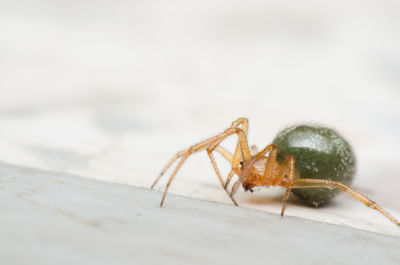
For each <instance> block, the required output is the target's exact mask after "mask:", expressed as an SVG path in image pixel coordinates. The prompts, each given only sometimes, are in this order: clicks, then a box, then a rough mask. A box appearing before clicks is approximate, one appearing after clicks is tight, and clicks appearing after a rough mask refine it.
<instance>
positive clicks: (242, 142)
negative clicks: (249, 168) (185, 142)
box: [151, 127, 251, 206]
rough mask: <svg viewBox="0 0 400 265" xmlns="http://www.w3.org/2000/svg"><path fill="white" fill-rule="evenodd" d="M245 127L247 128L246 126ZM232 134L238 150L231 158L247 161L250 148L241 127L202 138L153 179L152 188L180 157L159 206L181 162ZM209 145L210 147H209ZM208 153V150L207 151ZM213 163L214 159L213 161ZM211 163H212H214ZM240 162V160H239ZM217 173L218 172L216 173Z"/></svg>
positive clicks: (179, 153) (180, 153)
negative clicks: (236, 141) (202, 139)
mask: <svg viewBox="0 0 400 265" xmlns="http://www.w3.org/2000/svg"><path fill="white" fill-rule="evenodd" d="M246 129H247V128H246ZM233 134H237V135H238V137H239V141H238V145H239V147H238V148H239V149H238V150H240V152H239V153H238V154H236V152H235V154H234V156H233V160H235V159H237V157H239V160H240V157H243V159H244V160H245V161H248V160H250V159H251V155H250V150H249V147H248V143H247V137H246V132H245V131H244V130H243V129H241V128H237V127H230V128H228V129H227V130H225V131H224V132H223V133H220V134H218V135H216V136H214V137H211V138H209V139H207V140H204V141H202V142H200V143H198V144H196V145H193V146H191V147H190V148H188V149H187V150H184V151H180V152H178V153H177V154H176V155H175V156H174V157H173V158H172V159H171V160H170V161H169V162H168V164H167V165H166V166H165V167H164V169H163V171H162V172H161V174H160V175H159V176H158V177H157V178H156V180H155V181H154V183H153V185H152V186H151V187H152V188H153V187H154V186H155V185H156V184H157V182H158V181H159V180H160V179H161V177H162V176H163V175H164V173H165V172H166V171H167V170H168V168H169V167H170V166H171V165H172V164H173V163H174V162H175V161H176V160H178V159H179V158H181V160H180V161H179V163H178V165H177V166H176V167H175V170H174V171H173V173H172V174H171V177H170V178H169V180H168V183H167V186H166V187H165V190H164V194H163V198H162V200H161V206H162V205H163V203H164V200H165V197H166V195H167V192H168V189H169V186H170V185H171V183H172V181H173V179H174V177H175V175H176V174H177V172H178V171H179V169H180V167H181V166H182V165H183V163H184V162H185V161H186V159H187V158H188V157H189V156H190V155H191V154H193V153H196V152H199V151H201V150H204V149H208V150H211V148H213V149H215V148H216V147H217V146H218V145H219V143H220V142H222V141H223V140H224V139H225V138H227V137H229V136H230V135H233ZM210 147H211V148H210ZM209 153H210V152H209ZM214 163H215V161H214ZM214 163H213V165H214ZM239 163H240V161H239ZM217 174H218V173H217ZM218 178H219V179H220V181H221V184H222V185H223V186H224V182H223V180H222V177H221V175H220V174H219V175H218Z"/></svg>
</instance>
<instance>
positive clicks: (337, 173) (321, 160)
mask: <svg viewBox="0 0 400 265" xmlns="http://www.w3.org/2000/svg"><path fill="white" fill-rule="evenodd" d="M273 143H274V144H275V145H276V146H277V147H278V157H277V160H278V162H279V163H283V162H284V160H285V159H286V158H287V156H288V155H294V157H295V159H296V168H295V169H296V178H312V179H328V180H334V181H339V182H342V183H344V184H350V182H351V181H352V179H353V176H354V173H355V157H354V154H353V151H352V149H351V147H350V145H349V144H348V142H347V141H346V140H345V139H344V138H343V137H342V136H340V135H339V134H338V133H336V132H335V131H333V130H331V129H328V128H324V127H320V126H310V125H300V126H292V127H288V128H286V129H284V130H282V131H281V132H279V133H278V135H277V136H276V137H275V139H274V141H273ZM338 192H339V191H338V190H337V189H333V190H330V189H325V188H311V189H294V190H293V193H295V194H296V195H297V196H298V197H300V198H302V199H303V200H305V201H306V202H308V203H309V204H311V205H313V206H316V207H318V206H321V205H323V204H325V203H327V202H328V201H330V200H331V199H332V198H333V197H334V196H335V195H336V194H337V193H338Z"/></svg>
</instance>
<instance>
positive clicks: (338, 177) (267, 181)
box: [151, 118, 400, 226]
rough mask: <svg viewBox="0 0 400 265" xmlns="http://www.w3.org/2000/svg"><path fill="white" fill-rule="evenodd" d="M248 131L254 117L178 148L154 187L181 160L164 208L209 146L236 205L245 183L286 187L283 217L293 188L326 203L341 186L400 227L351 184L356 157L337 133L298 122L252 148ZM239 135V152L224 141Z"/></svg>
mask: <svg viewBox="0 0 400 265" xmlns="http://www.w3.org/2000/svg"><path fill="white" fill-rule="evenodd" d="M247 131H248V120H247V119H246V118H240V119H237V120H236V121H234V122H233V123H232V125H231V126H230V127H229V128H228V129H226V130H225V131H224V132H222V133H220V134H218V135H216V136H214V137H211V138H208V139H206V140H204V141H202V142H200V143H198V144H195V145H193V146H191V147H189V148H188V149H185V150H183V151H180V152H178V153H177V154H176V155H175V156H174V157H173V158H172V159H171V160H170V161H169V163H168V164H167V165H166V166H165V167H164V169H163V170H162V172H161V173H160V175H159V176H158V177H157V178H156V180H155V181H154V183H153V185H152V186H151V188H153V187H154V186H155V185H156V184H157V182H158V181H159V180H160V178H161V177H162V176H163V175H164V173H165V172H166V171H167V170H168V168H169V167H170V166H171V165H172V164H173V163H174V162H175V161H177V160H178V159H180V160H179V162H178V164H177V166H176V167H175V170H174V171H173V172H172V175H171V177H170V178H169V180H168V183H167V186H166V188H165V190H164V194H163V198H162V200H161V206H162V205H163V203H164V200H165V197H166V195H167V192H168V188H169V186H170V185H171V183H172V181H173V179H174V177H175V175H176V173H177V172H178V170H179V169H180V167H181V166H182V164H183V163H184V162H185V161H186V159H187V158H188V157H189V156H190V155H191V154H193V153H195V152H199V151H201V150H207V153H208V156H209V158H210V160H211V163H212V165H213V167H214V169H215V172H216V174H217V176H218V179H219V181H220V182H221V184H222V186H223V188H224V189H225V191H226V193H227V194H228V195H229V197H230V198H231V200H232V202H233V203H234V204H235V205H238V204H237V202H236V200H235V199H234V195H235V193H236V192H237V190H238V189H239V187H240V186H242V187H243V188H244V190H245V191H247V190H249V191H253V188H254V187H257V186H263V187H270V186H281V187H284V188H286V194H285V196H284V201H283V206H282V211H281V214H282V215H283V213H284V211H285V209H286V203H287V201H288V199H289V196H290V194H291V191H292V190H293V192H294V193H295V194H296V195H298V196H299V197H300V198H302V199H304V200H305V201H306V202H308V203H310V204H312V205H314V206H320V205H323V204H325V203H326V202H328V201H329V200H330V199H332V198H333V197H334V196H335V194H336V193H337V191H338V190H342V191H344V192H346V193H348V194H349V195H351V196H352V197H354V198H355V199H357V200H359V201H361V202H362V203H364V204H365V205H366V206H368V207H370V208H372V209H374V210H377V211H379V212H380V213H382V214H383V215H385V216H386V217H387V218H389V219H390V220H391V221H392V222H394V223H395V224H397V225H398V226H400V222H399V221H398V220H396V219H395V218H394V217H392V216H391V215H390V214H389V213H388V212H386V211H385V210H384V209H382V208H381V207H380V206H379V205H378V204H376V203H375V202H373V201H371V200H370V199H368V198H367V197H366V196H364V195H362V194H360V193H358V192H356V191H354V190H353V189H351V188H350V187H349V186H347V184H349V183H350V182H351V180H352V178H353V176H354V171H355V158H354V154H353V152H352V150H351V148H350V145H349V144H348V143H347V141H346V140H345V139H344V138H343V137H341V136H340V135H339V134H337V133H336V132H335V131H333V130H331V129H328V128H325V127H321V126H309V125H300V126H292V127H289V128H287V129H284V130H282V131H281V132H280V133H279V134H278V135H277V136H276V138H275V140H274V141H273V144H270V145H268V146H267V147H265V148H264V149H263V150H261V151H258V150H257V148H256V147H254V146H252V147H251V148H250V147H249V145H248V142H247ZM234 134H235V135H237V136H238V143H237V146H236V149H235V151H234V153H233V154H231V153H230V152H229V151H227V150H226V149H224V148H222V147H221V146H220V143H221V142H222V141H223V140H225V139H226V138H227V137H229V136H231V135H234ZM214 151H217V152H219V153H220V154H221V155H222V156H223V157H225V158H226V160H228V161H229V162H230V163H231V165H232V170H231V172H230V173H229V175H228V177H227V179H226V181H224V180H223V178H222V176H221V173H220V171H219V169H218V167H217V164H216V163H215V159H214V154H213V152H214ZM234 175H237V176H238V179H237V180H236V181H235V182H234V184H233V185H232V188H231V190H229V189H228V185H229V183H230V181H231V180H232V178H233V176H234Z"/></svg>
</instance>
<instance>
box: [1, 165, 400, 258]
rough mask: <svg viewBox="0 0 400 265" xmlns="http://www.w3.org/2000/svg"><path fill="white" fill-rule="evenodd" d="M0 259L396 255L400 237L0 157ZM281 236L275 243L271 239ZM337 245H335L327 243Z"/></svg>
mask: <svg viewBox="0 0 400 265" xmlns="http://www.w3.org/2000/svg"><path fill="white" fill-rule="evenodd" d="M0 174H1V176H2V178H1V179H0V183H1V189H0V212H1V216H0V235H1V236H0V245H1V248H0V261H1V264H7V265H25V264H29V265H30V264H41V265H46V264H49V265H53V264H59V265H63V264H67V265H78V264H97V265H102V264H118V265H122V264H141V265H145V264H230V265H232V264H244V263H246V262H249V263H251V264H265V263H266V262H268V263H273V264H285V265H290V264H299V263H300V264H328V265H331V264H334V265H338V264H349V263H350V264H363V265H367V264H380V263H381V264H385V265H390V264H398V261H399V259H400V252H399V251H398V249H399V247H400V241H399V240H398V238H396V237H391V236H385V235H379V234H374V233H368V232H364V231H359V230H354V229H349V228H345V227H340V226H334V225H328V224H324V223H320V222H313V221H309V220H304V219H299V218H292V217H287V218H283V219H282V218H280V216H278V215H275V214H268V213H265V212H259V211H252V210H247V209H243V208H237V207H233V206H227V205H222V204H216V203H210V202H204V201H199V200H194V199H191V198H185V197H180V196H174V195H171V196H170V198H169V199H170V202H171V204H172V205H171V206H170V207H168V208H160V207H159V206H158V201H159V197H160V195H161V194H160V193H159V192H155V191H149V190H148V189H142V188H137V187H129V186H126V185H115V184H112V183H104V182H99V181H94V180H90V179H85V178H79V177H75V176H71V175H66V174H60V173H54V172H43V171H40V170H35V169H32V168H23V167H14V166H9V165H5V164H2V163H0ZM277 242H279V243H277ZM332 250H334V251H332Z"/></svg>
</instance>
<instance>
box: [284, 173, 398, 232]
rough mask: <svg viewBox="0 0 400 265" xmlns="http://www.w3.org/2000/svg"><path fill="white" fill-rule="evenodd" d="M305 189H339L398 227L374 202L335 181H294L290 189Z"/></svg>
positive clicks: (396, 222)
mask: <svg viewBox="0 0 400 265" xmlns="http://www.w3.org/2000/svg"><path fill="white" fill-rule="evenodd" d="M305 188H327V189H335V188H337V189H341V190H342V191H345V192H347V193H348V194H349V195H351V196H352V197H353V198H356V199H357V200H359V201H361V202H362V203H364V204H365V205H366V206H368V207H370V208H372V209H374V210H377V211H378V212H380V213H381V214H383V215H384V216H386V217H387V218H388V219H389V220H390V221H392V222H393V223H395V224H396V225H398V226H400V222H399V221H398V220H396V219H395V218H394V217H393V216H391V215H390V214H389V213H388V212H386V211H385V210H384V209H382V207H380V206H379V205H378V204H376V203H375V202H374V201H372V200H370V199H368V198H367V197H366V196H364V195H362V194H361V193H359V192H356V191H355V190H353V189H352V188H350V187H349V186H347V185H345V184H343V183H341V182H336V181H331V180H323V179H296V180H295V181H294V183H293V186H292V189H305Z"/></svg>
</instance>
